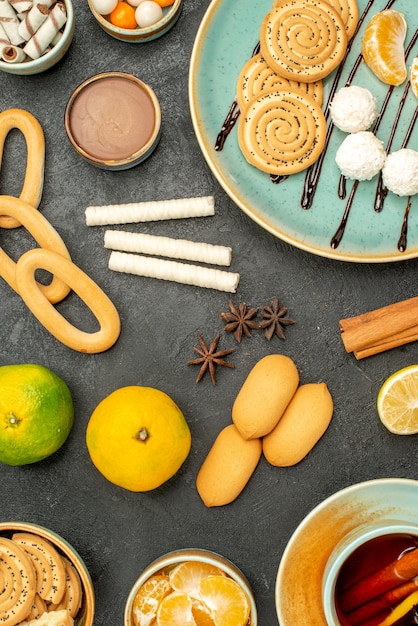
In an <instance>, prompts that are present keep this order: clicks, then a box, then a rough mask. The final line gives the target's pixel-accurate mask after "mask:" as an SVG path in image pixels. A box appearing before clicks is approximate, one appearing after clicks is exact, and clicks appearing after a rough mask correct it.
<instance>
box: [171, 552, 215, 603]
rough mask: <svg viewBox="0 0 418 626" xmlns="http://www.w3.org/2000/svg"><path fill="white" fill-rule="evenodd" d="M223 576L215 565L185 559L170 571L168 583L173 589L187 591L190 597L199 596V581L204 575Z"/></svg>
mask: <svg viewBox="0 0 418 626" xmlns="http://www.w3.org/2000/svg"><path fill="white" fill-rule="evenodd" d="M210 575H216V576H223V575H224V574H223V572H222V570H221V569H219V567H216V565H211V564H210V563H202V562H201V561H186V562H184V563H180V564H179V565H177V566H176V567H175V568H174V569H173V570H172V571H171V573H170V583H171V586H172V587H173V589H174V590H175V591H181V592H183V593H187V594H188V595H189V596H190V597H191V598H199V597H200V596H199V583H200V581H201V580H202V578H206V576H210Z"/></svg>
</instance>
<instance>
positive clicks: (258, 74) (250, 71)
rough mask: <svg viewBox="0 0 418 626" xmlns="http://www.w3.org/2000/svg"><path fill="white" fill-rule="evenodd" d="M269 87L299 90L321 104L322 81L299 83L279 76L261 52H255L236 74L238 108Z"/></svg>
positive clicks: (241, 107) (242, 107) (241, 108)
mask: <svg viewBox="0 0 418 626" xmlns="http://www.w3.org/2000/svg"><path fill="white" fill-rule="evenodd" d="M270 89H287V90H289V89H290V90H291V91H292V90H296V91H301V92H302V93H304V94H305V95H307V96H309V97H311V98H313V100H315V102H317V104H319V105H321V104H322V98H323V89H322V81H316V82H314V83H301V82H299V81H295V80H289V79H288V78H284V77H283V76H279V75H278V74H276V72H275V71H274V70H272V68H271V67H270V66H269V65H268V63H266V61H265V59H263V57H262V56H261V54H256V55H254V56H252V57H251V58H250V59H249V60H248V61H247V63H246V64H245V65H244V67H243V68H242V70H241V72H240V74H239V76H238V80H237V91H236V95H237V102H238V106H239V108H240V110H241V111H242V110H243V109H244V108H245V106H246V105H247V104H248V102H249V101H250V100H252V98H254V96H258V95H259V94H260V93H261V92H263V91H268V90H270Z"/></svg>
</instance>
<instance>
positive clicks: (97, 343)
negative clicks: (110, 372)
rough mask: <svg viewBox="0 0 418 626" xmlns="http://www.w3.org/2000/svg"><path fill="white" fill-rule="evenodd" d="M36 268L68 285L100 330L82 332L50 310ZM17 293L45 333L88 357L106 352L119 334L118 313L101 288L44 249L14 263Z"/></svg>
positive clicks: (70, 262) (61, 258) (76, 269)
mask: <svg viewBox="0 0 418 626" xmlns="http://www.w3.org/2000/svg"><path fill="white" fill-rule="evenodd" d="M37 269H45V270H47V271H49V272H51V273H52V274H55V275H56V276H58V277H59V278H61V280H62V281H63V282H64V283H66V284H67V285H69V286H70V287H71V288H72V289H73V290H74V291H75V293H77V295H78V296H79V297H80V298H81V299H82V300H83V302H84V303H85V304H86V305H87V307H88V308H90V309H91V312H92V313H93V315H94V316H95V317H96V319H97V321H98V323H99V325H100V330H98V331H97V332H93V333H89V332H85V331H82V330H80V329H78V328H76V327H75V326H73V325H72V324H71V323H70V322H68V321H67V320H66V319H65V318H64V317H63V316H62V315H61V313H59V312H58V311H57V309H55V308H54V307H53V305H52V304H51V303H50V302H49V301H48V300H47V298H46V297H45V296H44V294H43V293H42V292H41V290H40V289H39V288H38V283H37V282H36V280H35V272H36V270H37ZM16 282H17V287H18V293H19V294H20V296H21V298H22V299H23V301H24V302H25V304H26V305H27V307H28V308H29V309H30V311H31V312H32V313H33V315H34V316H35V317H36V318H37V319H38V320H39V321H40V322H41V324H43V326H45V328H46V329H47V330H49V332H50V333H51V334H52V335H53V336H54V337H55V338H56V339H58V340H59V341H61V342H62V343H63V344H64V345H66V346H68V347H69V348H72V349H73V350H77V351H79V352H86V353H89V354H93V353H97V352H103V351H105V350H108V349H109V348H110V347H111V346H112V345H113V344H114V343H115V341H116V340H117V338H118V337H119V334H120V318H119V314H118V312H117V310H116V308H115V306H114V305H113V303H112V302H111V301H110V299H109V298H108V297H107V295H106V294H105V293H104V292H103V291H102V290H101V289H100V287H99V286H98V285H97V284H96V283H95V282H94V281H93V280H92V279H91V278H90V277H89V276H87V274H85V273H84V272H83V271H82V270H81V269H80V268H79V267H78V266H77V265H75V264H74V263H72V261H71V260H69V259H66V258H64V257H62V256H60V255H59V254H56V253H55V252H52V251H50V250H46V249H45V248H34V249H33V250H29V251H28V252H25V253H24V254H23V255H22V256H21V257H20V259H19V260H18V262H17V264H16Z"/></svg>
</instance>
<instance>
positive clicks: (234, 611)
mask: <svg viewBox="0 0 418 626" xmlns="http://www.w3.org/2000/svg"><path fill="white" fill-rule="evenodd" d="M199 592H200V597H201V599H202V601H203V602H204V603H205V604H207V606H208V607H209V608H210V609H211V611H212V615H213V618H214V621H215V624H216V626H245V625H246V624H247V622H248V618H249V616H250V603H249V601H248V598H247V596H246V595H245V593H244V591H243V590H242V589H241V587H240V585H239V584H238V583H237V582H236V581H235V580H233V579H232V578H228V577H227V576H208V577H207V578H203V579H202V581H201V582H200V585H199Z"/></svg>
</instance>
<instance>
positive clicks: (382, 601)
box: [347, 578, 418, 626]
mask: <svg viewBox="0 0 418 626" xmlns="http://www.w3.org/2000/svg"><path fill="white" fill-rule="evenodd" d="M417 589H418V578H413V579H412V580H409V581H408V582H406V583H403V584H401V585H399V586H398V587H394V588H393V589H390V590H389V591H386V592H385V593H383V594H382V595H380V596H378V597H377V598H373V600H371V601H370V602H368V603H367V604H363V605H362V606H359V607H358V608H357V609H354V611H351V613H349V614H348V615H347V617H348V619H349V621H350V624H352V625H353V626H360V625H361V624H368V625H369V624H370V621H371V619H372V618H379V619H377V623H379V622H381V621H382V620H383V617H381V614H382V613H383V612H384V611H385V610H386V614H387V612H388V610H389V609H391V608H392V607H393V606H395V605H396V604H397V603H398V602H401V601H402V600H405V598H407V597H408V596H409V595H410V594H411V593H413V592H414V591H417Z"/></svg>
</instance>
